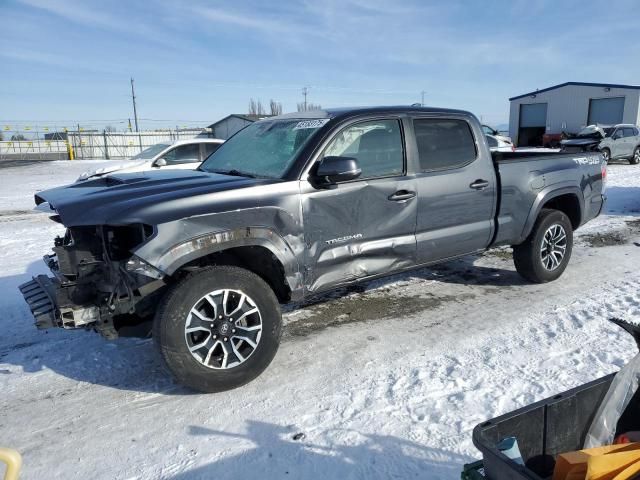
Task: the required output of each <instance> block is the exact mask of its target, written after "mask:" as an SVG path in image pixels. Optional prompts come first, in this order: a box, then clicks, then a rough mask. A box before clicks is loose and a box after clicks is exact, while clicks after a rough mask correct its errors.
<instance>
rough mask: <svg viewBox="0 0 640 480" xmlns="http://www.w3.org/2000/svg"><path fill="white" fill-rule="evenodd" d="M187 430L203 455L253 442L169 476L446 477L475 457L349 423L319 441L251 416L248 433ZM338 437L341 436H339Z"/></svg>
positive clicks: (180, 478)
mask: <svg viewBox="0 0 640 480" xmlns="http://www.w3.org/2000/svg"><path fill="white" fill-rule="evenodd" d="M425 428H428V426H425ZM188 432H189V434H191V435H193V436H196V437H200V440H199V442H198V444H199V445H201V446H202V448H199V449H198V451H197V455H198V456H199V457H202V456H207V452H205V451H203V448H206V446H210V449H211V450H213V452H211V454H209V455H210V457H213V458H215V457H216V456H217V454H219V452H220V451H224V450H227V451H228V447H223V446H224V445H229V443H230V442H231V443H232V444H233V445H240V446H245V445H246V446H247V447H248V448H247V449H246V450H245V449H243V450H242V451H241V452H240V453H238V454H235V455H232V456H228V457H223V458H220V459H219V460H217V461H213V462H211V463H208V464H205V465H202V466H199V467H196V468H192V469H188V470H183V471H182V472H180V473H177V474H174V475H173V476H169V475H167V477H166V478H170V479H172V480H183V479H184V480H186V479H211V478H215V479H237V478H240V477H242V476H247V477H251V478H253V477H256V478H258V477H259V478H262V479H275V478H309V479H314V478H318V479H320V478H331V479H333V478H336V479H337V478H341V479H342V478H344V479H347V478H367V479H375V478H380V479H388V478H430V479H444V478H455V477H458V476H459V475H460V471H461V470H462V466H463V464H464V463H468V462H470V461H471V459H470V458H469V457H465V456H462V455H458V454H455V453H451V452H448V451H445V450H440V449H436V448H430V447H426V446H424V445H421V444H419V443H415V442H412V441H409V440H406V439H403V438H398V437H393V436H389V435H371V434H363V433H360V432H357V431H354V430H346V429H340V430H333V431H329V432H327V431H322V432H321V433H320V435H319V436H323V437H325V436H327V434H329V435H328V436H327V437H328V438H325V439H324V441H323V439H321V438H318V441H316V442H314V439H313V438H306V437H305V436H304V433H303V432H297V431H296V430H294V429H293V427H283V426H278V425H273V424H270V423H266V422H259V421H248V422H247V427H246V433H241V434H236V433H228V432H223V431H217V430H212V429H209V428H205V427H201V426H190V427H188ZM310 436H311V435H310ZM296 439H297V440H296ZM335 439H339V440H338V441H337V442H336V440H335ZM342 442H344V443H342ZM338 443H342V444H338ZM194 453H196V452H194V451H191V452H189V453H186V452H185V454H184V456H185V457H188V455H189V454H191V455H193V454H194ZM172 461H175V462H176V464H180V463H182V462H184V463H186V462H185V460H184V459H172ZM187 462H188V460H187ZM184 463H182V465H184ZM174 465H175V464H174ZM172 466H173V465H165V466H164V467H163V470H164V469H166V470H171V469H172ZM250 472H251V473H250Z"/></svg>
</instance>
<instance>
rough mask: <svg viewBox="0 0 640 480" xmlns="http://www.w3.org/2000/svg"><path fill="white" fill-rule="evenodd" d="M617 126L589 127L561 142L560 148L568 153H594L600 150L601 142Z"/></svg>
mask: <svg viewBox="0 0 640 480" xmlns="http://www.w3.org/2000/svg"><path fill="white" fill-rule="evenodd" d="M615 129H616V127H615V126H611V125H589V126H587V127H584V128H583V129H582V130H580V131H579V132H578V134H577V135H575V136H573V137H570V138H566V139H564V140H562V141H560V147H561V148H562V150H564V151H566V152H594V151H597V150H598V145H600V142H602V140H604V139H605V138H607V137H608V136H610V135H611V134H612V133H613V132H614V130H615Z"/></svg>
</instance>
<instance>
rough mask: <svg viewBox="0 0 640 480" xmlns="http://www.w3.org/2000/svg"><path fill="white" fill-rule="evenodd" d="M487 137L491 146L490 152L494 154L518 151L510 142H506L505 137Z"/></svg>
mask: <svg viewBox="0 0 640 480" xmlns="http://www.w3.org/2000/svg"><path fill="white" fill-rule="evenodd" d="M485 137H487V143H488V144H489V150H491V151H492V152H515V151H516V149H515V147H514V146H513V143H511V141H510V140H505V137H503V136H499V137H496V136H494V135H485Z"/></svg>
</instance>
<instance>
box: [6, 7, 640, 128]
mask: <svg viewBox="0 0 640 480" xmlns="http://www.w3.org/2000/svg"><path fill="white" fill-rule="evenodd" d="M0 18H2V20H3V21H2V28H1V29H0V42H1V45H2V47H1V48H0V61H1V62H2V72H3V74H2V77H1V78H2V79H1V80H0V82H1V83H0V123H7V122H13V123H14V124H15V123H19V122H21V121H22V122H31V123H36V122H39V123H40V124H44V123H47V122H49V123H52V122H54V121H56V122H57V123H58V124H63V123H65V122H66V123H69V122H70V121H72V120H73V121H78V122H82V124H83V125H87V126H95V127H98V128H101V127H102V126H104V125H105V124H112V125H114V126H116V127H118V128H123V127H124V124H123V123H122V122H123V121H124V119H126V118H127V117H131V116H132V111H131V102H130V97H129V93H130V92H129V88H130V85H129V78H130V77H131V76H133V77H134V78H135V81H136V93H137V96H138V110H139V111H138V114H139V116H140V118H142V119H143V120H142V122H141V123H142V125H143V127H153V126H168V125H194V124H202V123H203V122H204V123H211V122H213V121H215V120H217V119H219V118H221V117H223V116H224V115H226V114H228V113H244V112H246V110H247V105H248V102H249V98H251V97H253V98H256V99H261V100H262V102H263V103H264V104H268V102H269V99H271V98H273V99H275V100H277V101H280V102H282V104H283V106H284V110H285V111H292V110H295V108H296V102H299V101H301V100H302V94H301V89H302V87H303V86H308V87H309V89H310V90H309V91H310V94H309V101H312V102H314V103H320V104H321V105H322V106H323V107H330V106H345V105H374V104H410V103H413V102H419V101H420V92H421V91H422V90H424V91H426V94H425V103H426V104H428V105H434V106H444V107H454V108H464V109H468V110H471V111H473V112H474V113H475V114H476V115H478V116H482V118H483V120H484V121H485V122H486V123H490V124H500V123H505V122H506V121H507V118H508V100H507V99H508V97H510V96H514V95H517V94H521V93H526V92H528V91H530V90H535V89H536V88H544V87H547V86H550V85H553V84H556V83H562V82H565V81H588V82H608V83H629V84H636V85H637V84H640V49H639V47H640V40H639V38H640V37H639V36H638V31H639V30H638V18H640V1H638V0H620V1H608V2H595V1H594V2H591V1H587V0H582V1H562V0H554V1H546V0H542V1H535V0H510V1H490V0H488V1H484V2H480V1H475V0H474V1H472V0H468V1H455V0H449V1H442V2H435V1H433V2H428V1H419V0H415V1H404V2H400V1H397V2H392V1H382V0H326V1H323V0H300V1H293V0H291V1H288V0H287V1H285V0H281V1H272V2H269V1H258V0H255V1H244V0H235V1H226V0H224V1H213V0H212V1H204V0H192V1H188V2H183V3H180V2H176V1H175V0H146V1H141V0H129V1H126V2H124V1H110V0H100V1H93V0H91V1H89V0H85V1H82V0H0Z"/></svg>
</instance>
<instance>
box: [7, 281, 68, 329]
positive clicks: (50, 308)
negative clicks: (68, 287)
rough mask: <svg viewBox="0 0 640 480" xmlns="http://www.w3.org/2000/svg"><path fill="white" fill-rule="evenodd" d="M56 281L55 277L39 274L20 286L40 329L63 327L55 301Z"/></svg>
mask: <svg viewBox="0 0 640 480" xmlns="http://www.w3.org/2000/svg"><path fill="white" fill-rule="evenodd" d="M56 283H57V281H56V280H55V279H53V278H49V277H47V276H46V275H38V276H37V277H33V280H31V281H30V282H27V283H23V284H22V285H20V286H19V287H18V288H19V289H20V292H21V293H22V296H23V297H24V300H25V302H27V305H29V310H31V314H32V315H33V317H34V319H35V322H36V327H38V328H39V329H45V328H54V327H61V326H62V320H61V319H60V315H59V311H58V308H57V306H56V303H55V298H56Z"/></svg>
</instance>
